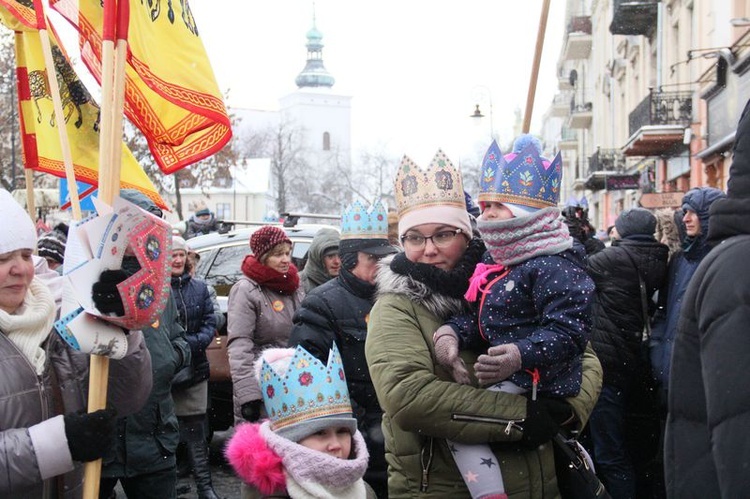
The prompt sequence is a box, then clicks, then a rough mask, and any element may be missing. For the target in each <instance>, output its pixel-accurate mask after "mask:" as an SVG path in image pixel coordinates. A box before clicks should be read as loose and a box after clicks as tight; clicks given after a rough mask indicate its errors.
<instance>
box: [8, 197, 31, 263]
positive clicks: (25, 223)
mask: <svg viewBox="0 0 750 499" xmlns="http://www.w3.org/2000/svg"><path fill="white" fill-rule="evenodd" d="M0 214H2V217H3V230H2V231H0V255H2V254H4V253H10V252H11V251H16V250H19V249H30V250H33V249H35V248H36V229H35V228H34V222H33V221H32V220H31V218H30V217H29V214H28V213H26V211H25V210H24V209H23V208H21V205H20V204H18V203H17V202H16V200H15V199H13V196H11V194H10V192H8V191H6V190H5V189H0Z"/></svg>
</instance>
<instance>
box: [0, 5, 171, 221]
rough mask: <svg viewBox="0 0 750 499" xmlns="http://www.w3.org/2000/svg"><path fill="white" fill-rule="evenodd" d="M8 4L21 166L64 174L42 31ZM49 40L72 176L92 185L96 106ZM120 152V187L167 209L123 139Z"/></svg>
mask: <svg viewBox="0 0 750 499" xmlns="http://www.w3.org/2000/svg"><path fill="white" fill-rule="evenodd" d="M11 3H17V2H8V1H6V0H0V22H2V23H3V24H4V25H6V26H7V27H9V28H11V29H15V30H16V35H15V42H16V74H17V83H18V103H19V116H20V122H21V140H22V144H23V154H24V166H25V167H26V168H30V169H32V170H37V171H42V172H45V173H49V174H52V175H54V176H56V177H61V178H65V164H64V162H63V154H62V146H61V145H60V137H59V134H58V132H57V129H56V128H55V127H56V126H57V121H58V120H57V119H56V118H55V117H54V110H53V105H52V97H51V95H50V90H49V82H48V80H47V69H46V68H45V64H44V56H43V53H42V45H41V39H40V35H39V32H38V31H37V30H36V29H35V28H34V27H32V26H29V24H28V23H26V22H24V21H23V20H22V19H21V18H19V17H18V16H17V12H18V11H16V12H14V11H13V10H12V9H11V8H9V5H8V4H11ZM29 10H30V12H31V13H33V12H34V11H33V9H29ZM34 22H35V21H34ZM50 41H51V43H52V54H53V58H54V60H55V70H56V76H57V81H58V85H59V87H60V94H61V95H60V97H61V100H62V105H63V112H64V116H63V121H64V123H65V126H66V127H67V132H68V137H69V141H70V149H71V157H72V159H73V170H74V173H75V178H76V180H79V181H81V182H85V183H87V184H92V185H96V184H97V182H98V176H99V174H98V170H99V167H98V165H99V106H98V105H97V104H96V103H95V102H94V100H93V99H92V98H91V95H90V94H89V92H88V90H87V89H86V87H85V86H84V85H83V83H82V82H81V80H80V79H79V78H78V76H77V75H76V73H75V71H74V70H73V67H72V66H71V65H70V62H69V61H68V58H67V56H66V54H65V53H64V51H63V50H62V48H61V46H60V44H59V43H58V42H57V40H56V37H55V36H54V32H52V31H50ZM122 154H123V156H122V170H121V175H120V185H121V187H122V188H123V189H126V188H129V189H138V190H139V191H141V192H143V193H144V194H145V195H146V196H148V197H149V198H150V199H152V200H153V201H154V202H155V203H156V204H157V205H159V206H160V207H162V208H165V209H166V208H167V206H166V203H165V202H164V200H163V199H162V198H161V196H160V195H159V193H158V192H157V190H156V187H154V184H153V183H152V182H151V180H150V179H149V178H148V176H147V175H146V173H145V172H144V171H143V168H141V166H140V165H139V164H138V161H137V160H136V159H135V157H134V156H133V154H132V153H131V152H130V150H129V149H128V148H127V147H126V146H125V144H124V143H123V144H122Z"/></svg>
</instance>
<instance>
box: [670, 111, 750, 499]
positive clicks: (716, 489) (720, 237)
mask: <svg viewBox="0 0 750 499" xmlns="http://www.w3.org/2000/svg"><path fill="white" fill-rule="evenodd" d="M709 213H710V218H711V225H710V227H703V230H704V231H705V232H706V236H707V237H706V242H707V243H708V244H710V245H712V246H713V249H712V250H711V251H710V252H709V253H708V255H707V256H706V257H705V258H704V259H703V261H702V262H701V264H700V265H699V266H698V268H697V269H696V271H695V273H694V274H693V277H692V279H691V280H690V284H689V285H688V288H687V291H686V292H685V295H684V298H683V306H682V309H681V313H680V321H679V326H678V332H677V336H676V338H675V342H674V352H673V354H672V371H671V376H670V380H669V398H668V404H669V414H668V416H667V431H666V442H665V457H664V460H665V472H666V484H667V495H668V497H746V496H747V495H748V493H750V474H748V472H747V466H746V464H747V462H748V460H749V459H750V456H749V453H750V441H749V440H748V432H747V428H748V423H749V422H750V410H749V408H750V390H748V385H747V381H746V371H745V368H746V366H747V361H748V359H750V342H749V341H748V324H750V298H749V297H750V281H749V280H748V277H747V276H748V273H749V272H750V259H748V255H750V237H748V235H749V234H750V102H749V103H748V104H747V105H746V106H745V110H744V111H743V113H742V117H741V118H740V121H739V124H738V125H737V132H736V137H735V143H734V150H733V156H732V164H731V166H730V167H729V180H728V182H727V196H726V198H722V199H717V200H716V201H715V202H714V203H713V204H712V205H711V208H710V210H709ZM701 224H702V220H701ZM688 227H689V225H688Z"/></svg>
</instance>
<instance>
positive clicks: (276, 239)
mask: <svg viewBox="0 0 750 499" xmlns="http://www.w3.org/2000/svg"><path fill="white" fill-rule="evenodd" d="M279 243H289V244H292V240H291V239H289V237H288V236H287V235H286V232H284V231H283V230H282V229H280V228H279V227H274V226H273V225H266V226H263V227H261V228H260V229H258V230H256V231H255V232H253V234H252V235H251V236H250V249H251V250H252V252H253V255H255V258H256V259H258V260H260V259H261V258H262V257H263V255H265V254H266V253H268V252H269V251H271V249H272V248H273V247H274V246H276V245H277V244H279Z"/></svg>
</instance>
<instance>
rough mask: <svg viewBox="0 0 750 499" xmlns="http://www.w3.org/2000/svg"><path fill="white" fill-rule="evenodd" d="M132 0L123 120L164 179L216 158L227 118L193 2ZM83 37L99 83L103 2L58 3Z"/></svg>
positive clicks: (228, 132) (224, 139)
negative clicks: (138, 133) (131, 126)
mask: <svg viewBox="0 0 750 499" xmlns="http://www.w3.org/2000/svg"><path fill="white" fill-rule="evenodd" d="M120 1H129V11H130V12H129V36H128V39H127V42H128V57H127V62H128V64H127V70H126V73H127V74H126V83H125V114H126V116H127V117H128V119H130V121H131V122H132V123H133V124H134V125H135V126H137V127H138V128H139V129H140V130H141V132H143V134H144V136H145V137H146V139H147V140H148V143H149V148H150V149H151V153H152V154H153V156H154V159H155V160H156V162H157V163H158V165H159V167H160V168H161V169H162V171H164V172H165V173H173V172H175V171H177V170H179V169H181V168H184V167H185V166H188V165H190V164H192V163H195V162H197V161H200V160H201V159H204V158H206V157H208V156H211V155H212V154H214V153H216V152H218V151H219V150H220V149H221V148H222V147H224V145H226V144H227V142H229V139H230V138H231V136H232V131H231V126H230V120H229V116H228V114H227V109H226V106H225V105H224V101H223V99H222V96H221V93H220V92H219V88H218V85H217V83H216V79H215V77H214V74H213V70H212V69H211V64H210V62H209V60H208V56H207V55H206V50H205V48H204V47H203V42H201V39H200V37H199V36H198V27H197V25H196V23H195V19H194V18H193V15H192V12H191V11H190V7H189V5H188V2H187V1H179V2H178V1H174V2H165V1H159V0H157V1H155V2H142V1H140V0H120ZM50 3H51V6H52V8H53V9H55V10H56V11H58V12H59V13H60V14H62V15H63V17H65V18H66V19H67V20H68V21H69V22H70V23H71V24H73V26H75V27H76V29H77V30H78V32H79V34H80V44H81V56H82V60H83V61H84V62H85V63H86V65H87V67H88V68H89V70H90V71H91V72H92V74H94V76H95V77H96V78H97V80H98V81H99V82H100V83H101V59H102V23H103V19H102V18H103V8H102V2H101V0H52V1H51V2H50Z"/></svg>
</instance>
